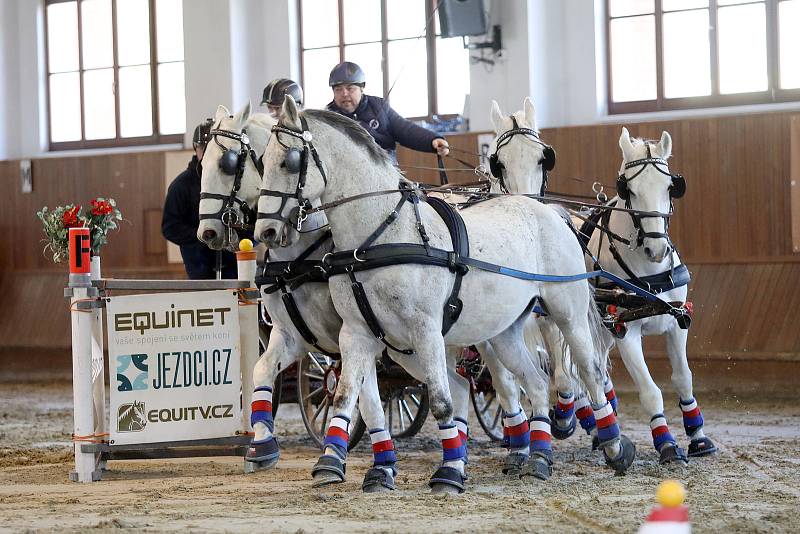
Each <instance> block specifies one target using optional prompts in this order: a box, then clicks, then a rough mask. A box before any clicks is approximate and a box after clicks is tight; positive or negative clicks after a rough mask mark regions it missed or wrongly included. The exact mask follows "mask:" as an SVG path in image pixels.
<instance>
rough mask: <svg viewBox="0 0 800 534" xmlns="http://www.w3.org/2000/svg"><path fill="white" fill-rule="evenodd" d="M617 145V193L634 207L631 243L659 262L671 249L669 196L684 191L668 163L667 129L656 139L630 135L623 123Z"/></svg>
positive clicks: (670, 139)
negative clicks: (618, 158)
mask: <svg viewBox="0 0 800 534" xmlns="http://www.w3.org/2000/svg"><path fill="white" fill-rule="evenodd" d="M619 146H620V148H621V149H622V166H621V167H620V171H619V177H618V178H617V195H618V196H619V197H620V198H621V199H622V200H624V201H625V207H627V208H629V209H633V210H636V212H632V213H631V219H632V221H633V226H634V228H635V229H636V235H635V236H632V240H634V239H635V241H636V242H635V243H633V242H632V243H631V246H644V253H645V255H646V256H647V259H648V260H650V261H652V262H654V263H661V261H662V260H663V259H664V258H665V257H666V256H667V255H668V254H669V253H670V252H671V250H672V243H671V242H670V239H669V233H668V231H669V215H668V214H671V213H672V199H673V198H680V197H682V196H683V195H684V193H685V192H686V181H685V180H684V178H683V176H681V175H679V174H672V173H671V172H670V170H669V166H668V165H667V160H668V159H669V157H670V156H671V155H672V138H671V137H670V135H669V133H667V132H662V133H661V139H660V140H659V142H658V143H655V142H654V141H648V140H643V139H638V138H633V139H632V138H631V136H630V134H629V133H628V129H627V128H625V127H623V128H622V134H621V135H620V138H619ZM642 212H651V213H652V214H644V213H642ZM664 214H666V215H667V216H664Z"/></svg>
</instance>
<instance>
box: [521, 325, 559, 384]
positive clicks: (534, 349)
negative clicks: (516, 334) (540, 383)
mask: <svg viewBox="0 0 800 534" xmlns="http://www.w3.org/2000/svg"><path fill="white" fill-rule="evenodd" d="M522 337H523V338H524V340H525V346H526V347H528V352H530V354H531V357H532V358H533V364H534V365H535V366H536V367H537V368H539V369H541V370H542V371H544V372H545V373H546V374H547V376H550V370H551V366H550V355H549V354H552V352H551V351H550V347H548V346H547V343H546V341H545V339H544V337H543V336H542V331H541V330H540V329H539V325H538V321H537V320H534V319H533V317H529V318H528V320H526V321H525V325H524V326H523V328H522Z"/></svg>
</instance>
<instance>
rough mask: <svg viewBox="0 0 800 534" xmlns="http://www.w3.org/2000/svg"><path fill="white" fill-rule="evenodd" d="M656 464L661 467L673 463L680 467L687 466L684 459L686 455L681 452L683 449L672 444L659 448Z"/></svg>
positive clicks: (686, 459) (687, 463) (687, 462)
mask: <svg viewBox="0 0 800 534" xmlns="http://www.w3.org/2000/svg"><path fill="white" fill-rule="evenodd" d="M658 463H659V464H661V465H665V464H673V463H674V464H677V465H680V466H685V465H689V459H688V458H686V454H685V453H684V452H683V449H681V448H680V447H678V446H677V445H675V444H674V443H669V444H667V445H664V446H663V447H662V448H661V452H660V456H659V458H658Z"/></svg>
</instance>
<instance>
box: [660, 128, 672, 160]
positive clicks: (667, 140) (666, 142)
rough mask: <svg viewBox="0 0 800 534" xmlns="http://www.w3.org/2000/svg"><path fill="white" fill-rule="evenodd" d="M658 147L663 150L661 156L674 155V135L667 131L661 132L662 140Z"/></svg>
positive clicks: (666, 157)
mask: <svg viewBox="0 0 800 534" xmlns="http://www.w3.org/2000/svg"><path fill="white" fill-rule="evenodd" d="M658 148H659V149H660V151H661V157H662V158H664V159H669V157H670V156H671V155H672V137H670V135H669V133H668V132H667V131H663V132H661V141H659V143H658Z"/></svg>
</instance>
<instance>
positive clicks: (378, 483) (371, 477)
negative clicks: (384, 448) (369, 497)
mask: <svg viewBox="0 0 800 534" xmlns="http://www.w3.org/2000/svg"><path fill="white" fill-rule="evenodd" d="M394 489H395V486H394V469H393V468H391V467H385V468H384V467H373V468H371V469H370V470H369V471H367V474H366V475H364V483H363V484H361V490H362V491H363V492H364V493H380V492H384V491H392V490H394Z"/></svg>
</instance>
